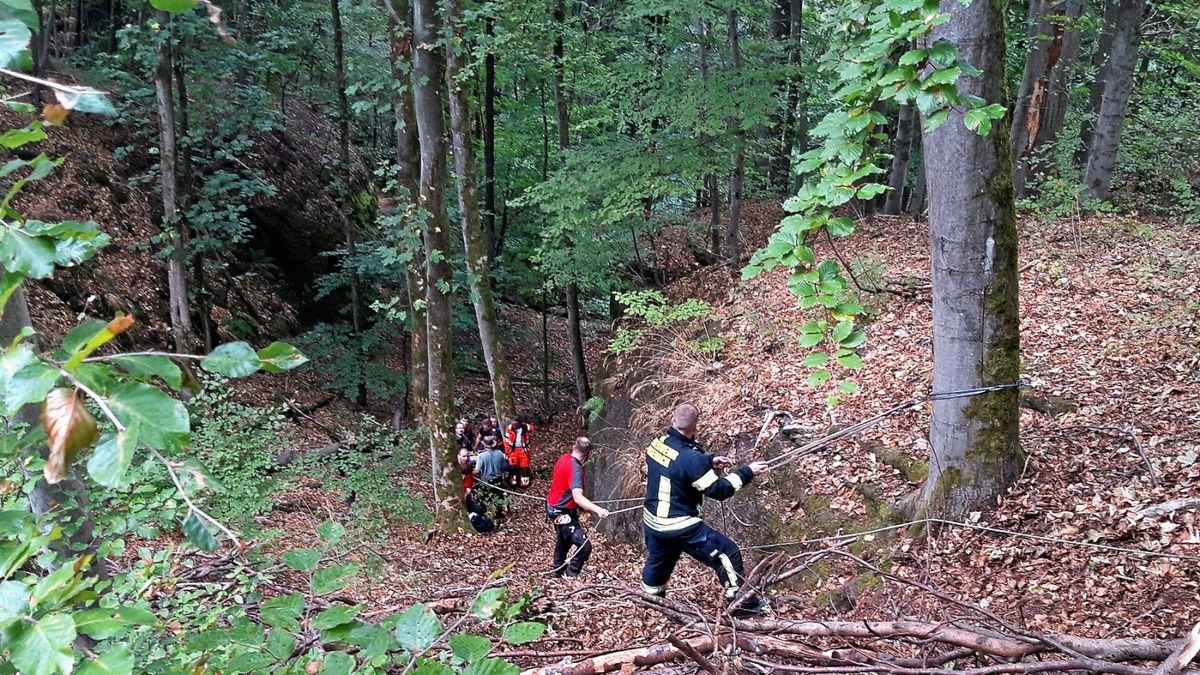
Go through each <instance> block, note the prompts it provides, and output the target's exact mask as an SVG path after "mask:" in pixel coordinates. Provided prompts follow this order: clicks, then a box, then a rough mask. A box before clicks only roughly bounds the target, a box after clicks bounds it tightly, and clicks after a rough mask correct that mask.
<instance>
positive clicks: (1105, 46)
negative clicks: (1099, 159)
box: [1075, 0, 1118, 167]
mask: <svg viewBox="0 0 1200 675" xmlns="http://www.w3.org/2000/svg"><path fill="white" fill-rule="evenodd" d="M1103 2H1104V21H1102V22H1101V24H1100V33H1099V35H1097V36H1096V49H1095V51H1093V52H1092V84H1091V86H1090V87H1089V88H1088V106H1087V110H1086V111H1085V114H1084V116H1083V124H1082V125H1080V127H1079V140H1080V146H1079V150H1078V151H1077V152H1076V153H1075V164H1077V165H1079V166H1081V167H1082V166H1084V164H1085V163H1086V162H1087V154H1088V149H1089V148H1091V147H1092V135H1093V133H1094V132H1095V130H1096V118H1097V116H1099V114H1100V102H1101V101H1102V100H1103V99H1104V87H1105V84H1106V82H1105V80H1104V70H1105V68H1107V67H1108V57H1109V54H1111V53H1112V43H1113V30H1114V29H1115V28H1116V23H1117V18H1116V12H1117V5H1118V0H1103Z"/></svg>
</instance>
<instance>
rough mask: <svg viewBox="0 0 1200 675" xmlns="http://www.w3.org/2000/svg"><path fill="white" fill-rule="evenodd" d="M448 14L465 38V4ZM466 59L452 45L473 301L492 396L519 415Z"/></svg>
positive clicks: (461, 201)
mask: <svg viewBox="0 0 1200 675" xmlns="http://www.w3.org/2000/svg"><path fill="white" fill-rule="evenodd" d="M444 6H445V10H446V20H447V22H449V24H450V26H449V28H450V33H451V35H452V37H453V39H452V45H453V44H461V43H462V40H463V26H462V8H461V6H460V5H459V0H445V2H444ZM462 70H463V68H462V59H461V57H460V56H459V54H458V50H457V49H455V48H454V47H453V46H450V47H448V48H447V49H446V91H447V96H448V97H449V99H450V134H451V138H452V140H453V145H454V169H455V173H457V174H458V176H457V178H458V180H457V184H458V217H459V221H460V223H459V224H460V229H461V230H462V237H463V246H464V249H465V251H466V255H465V257H466V261H467V272H468V273H469V276H470V284H471V304H472V305H473V306H474V308H475V321H476V324H477V326H478V328H479V341H480V343H481V345H482V347H483V359H484V361H485V362H486V363H487V369H488V375H489V376H490V379H491V383H492V400H493V401H494V403H495V407H496V415H497V416H498V417H499V418H500V419H509V418H512V417H513V416H515V415H516V413H517V406H516V401H515V400H514V399H513V392H512V379H511V376H510V374H509V367H508V359H507V358H506V357H505V354H504V343H503V342H501V340H500V325H499V322H498V321H497V319H496V300H495V297H494V295H493V293H492V280H491V269H490V266H489V264H488V245H487V240H486V238H485V237H484V232H483V227H482V225H481V222H480V214H479V192H478V189H477V186H476V183H475V144H474V141H473V140H472V139H471V116H470V113H469V111H468V109H467V93H466V90H465V89H464V88H463V83H462V82H461V81H460V80H461V76H462Z"/></svg>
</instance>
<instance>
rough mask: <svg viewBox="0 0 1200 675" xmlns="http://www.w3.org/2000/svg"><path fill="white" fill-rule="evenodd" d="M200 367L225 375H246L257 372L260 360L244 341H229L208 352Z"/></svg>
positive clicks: (260, 364) (260, 363)
mask: <svg viewBox="0 0 1200 675" xmlns="http://www.w3.org/2000/svg"><path fill="white" fill-rule="evenodd" d="M200 367H201V368H203V369H205V370H207V371H208V372H210V373H216V374H218V375H224V376H225V377H246V376H247V375H251V374H253V373H256V372H258V369H259V368H261V367H262V361H261V360H260V359H259V358H258V354H255V353H254V349H252V348H251V347H250V345H249V344H247V343H245V342H229V343H226V344H223V345H221V346H220V347H217V348H216V349H214V350H212V351H211V352H209V354H208V356H206V357H204V360H203V361H201V362H200Z"/></svg>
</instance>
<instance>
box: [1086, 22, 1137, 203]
mask: <svg viewBox="0 0 1200 675" xmlns="http://www.w3.org/2000/svg"><path fill="white" fill-rule="evenodd" d="M1145 13H1146V0H1118V2H1117V5H1116V8H1115V10H1114V12H1113V17H1112V18H1113V26H1112V29H1111V30H1112V51H1111V52H1110V53H1109V56H1108V61H1107V62H1106V63H1105V66H1104V70H1103V71H1102V72H1101V74H1100V77H1101V78H1102V79H1103V81H1104V95H1103V96H1102V97H1101V99H1100V111H1099V114H1098V115H1097V116H1096V128H1095V131H1094V132H1093V135H1092V142H1091V145H1089V146H1088V154H1087V165H1086V168H1085V169H1084V172H1083V186H1084V190H1085V191H1086V192H1087V194H1088V195H1090V196H1092V197H1095V198H1096V199H1107V198H1108V194H1109V190H1110V189H1111V187H1112V174H1113V168H1114V167H1115V166H1116V163H1117V148H1118V147H1119V146H1120V145H1121V127H1122V126H1123V125H1124V123H1125V111H1126V110H1127V109H1128V107H1129V96H1130V94H1132V93H1133V80H1134V71H1135V70H1136V69H1137V63H1138V44H1139V43H1140V41H1141V36H1142V17H1143V15H1144V14H1145Z"/></svg>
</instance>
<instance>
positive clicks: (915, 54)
mask: <svg viewBox="0 0 1200 675" xmlns="http://www.w3.org/2000/svg"><path fill="white" fill-rule="evenodd" d="M928 55H929V50H927V49H910V50H909V51H907V52H904V54H903V55H901V56H900V60H898V61H896V63H897V64H898V65H901V66H915V65H916V64H918V63H920V62H922V61H924V60H925V57H926V56H928Z"/></svg>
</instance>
